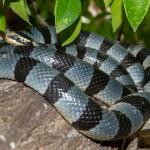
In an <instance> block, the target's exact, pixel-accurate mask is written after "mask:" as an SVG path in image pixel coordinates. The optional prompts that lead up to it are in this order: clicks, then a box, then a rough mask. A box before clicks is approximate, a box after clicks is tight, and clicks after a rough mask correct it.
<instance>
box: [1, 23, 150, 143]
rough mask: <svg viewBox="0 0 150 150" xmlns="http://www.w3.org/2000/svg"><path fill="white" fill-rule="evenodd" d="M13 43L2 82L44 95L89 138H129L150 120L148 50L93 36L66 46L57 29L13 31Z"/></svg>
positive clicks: (6, 50) (5, 50) (4, 57)
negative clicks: (21, 84) (27, 87)
mask: <svg viewBox="0 0 150 150" xmlns="http://www.w3.org/2000/svg"><path fill="white" fill-rule="evenodd" d="M9 40H11V42H12V43H13V44H16V45H17V46H13V45H6V46H3V47H2V48H0V78H6V79H12V80H16V81H19V82H23V83H24V84H26V85H28V86H29V87H31V88H33V89H34V90H36V91H37V92H39V93H40V94H41V95H43V96H44V97H45V98H46V99H47V100H48V101H49V102H50V103H51V104H52V105H53V106H54V107H55V108H56V109H57V110H58V111H59V112H60V113H61V115H62V116H63V117H64V118H65V119H66V120H67V121H68V122H69V123H70V124H72V126H73V127H75V128H76V129H77V130H78V131H80V132H81V133H83V134H84V135H86V136H88V137H90V138H92V139H96V140H107V141H108V140H111V141H112V140H119V139H123V138H127V137H129V136H131V135H132V134H134V133H135V132H137V131H138V130H139V129H140V128H141V127H142V126H143V125H144V124H145V122H147V120H148V119H149V118H150V93H149V91H150V85H149V84H150V83H149V79H150V78H149V76H150V73H149V72H150V52H149V51H148V50H147V49H145V48H143V47H140V46H130V47H128V48H127V49H125V48H124V47H122V46H121V45H119V44H118V43H115V42H112V41H109V40H107V39H105V38H104V37H102V36H99V35H97V34H95V33H87V32H81V33H80V35H79V36H78V38H77V39H76V40H75V41H74V43H73V44H71V45H68V46H66V47H63V48H62V47H61V46H60V44H59V42H58V40H57V34H56V32H55V28H54V27H53V26H49V27H48V28H44V29H41V28H35V27H34V28H31V29H30V30H26V31H20V32H18V33H17V34H16V33H13V32H12V33H11V32H10V33H8V34H7V35H6V41H7V42H8V43H11V42H10V41H9ZM18 45H20V46H18ZM131 50H132V51H131ZM95 98H96V99H97V100H100V101H101V102H103V103H104V104H106V105H107V106H109V108H106V107H104V106H103V105H101V104H99V103H97V102H96V101H95V100H94V99H95Z"/></svg>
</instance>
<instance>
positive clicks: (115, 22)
mask: <svg viewBox="0 0 150 150" xmlns="http://www.w3.org/2000/svg"><path fill="white" fill-rule="evenodd" d="M149 6H150V0H44V1H43V0H2V1H1V2H0V31H3V32H5V31H6V24H7V28H10V29H11V24H9V23H8V22H9V21H8V19H9V18H10V16H9V15H10V14H9V13H8V12H11V13H15V14H17V15H18V16H19V17H20V18H22V20H24V21H25V22H27V24H25V27H24V28H28V27H29V26H31V25H37V26H38V25H40V26H46V25H47V24H55V26H56V31H57V33H58V34H59V35H60V41H61V42H62V45H67V44H69V43H70V42H72V41H73V40H74V39H75V38H76V37H77V36H78V34H79V33H80V30H81V28H82V30H87V31H94V32H97V33H99V34H102V35H103V36H105V37H107V38H111V39H115V40H121V41H125V42H127V43H128V42H132V43H135V42H143V43H145V44H146V45H147V46H149V47H150V42H149V39H150V9H149ZM14 20H15V19H14ZM6 21H7V23H6ZM15 21H16V20H15ZM18 26H19V25H18ZM66 33H67V34H66Z"/></svg>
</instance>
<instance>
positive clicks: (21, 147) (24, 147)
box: [0, 80, 150, 150]
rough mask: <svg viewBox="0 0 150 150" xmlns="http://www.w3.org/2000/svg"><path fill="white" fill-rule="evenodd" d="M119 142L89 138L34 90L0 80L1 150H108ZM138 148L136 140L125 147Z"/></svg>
mask: <svg viewBox="0 0 150 150" xmlns="http://www.w3.org/2000/svg"><path fill="white" fill-rule="evenodd" d="M148 128H150V126H149V125H148ZM122 142H123V141H117V142H96V141H92V140H90V139H88V138H87V137H85V136H84V135H82V134H81V133H79V132H78V131H76V130H75V129H74V128H73V127H71V125H69V124H68V122H66V121H65V120H64V119H63V117H61V115H60V114H59V113H58V112H57V110H55V108H54V107H52V106H51V105H50V104H49V103H48V102H47V101H46V100H45V99H44V98H43V97H42V96H41V95H40V94H38V93H37V92H36V91H34V90H32V89H30V88H29V87H26V86H25V85H23V84H21V83H16V82H14V81H9V80H0V150H13V149H15V150H51V149H52V150H66V149H67V150H98V149H99V150H105V149H107V150H108V149H110V150H111V149H118V148H121V147H122V145H123V144H122ZM137 146H138V142H137V141H136V142H135V143H134V144H131V143H130V145H129V146H128V148H130V149H132V148H133V149H134V148H135V149H136V148H137Z"/></svg>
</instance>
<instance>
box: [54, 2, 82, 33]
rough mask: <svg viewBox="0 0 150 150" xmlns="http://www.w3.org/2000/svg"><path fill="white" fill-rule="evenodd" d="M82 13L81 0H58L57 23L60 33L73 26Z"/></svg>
mask: <svg viewBox="0 0 150 150" xmlns="http://www.w3.org/2000/svg"><path fill="white" fill-rule="evenodd" d="M80 13H81V1H80V0H56V5H55V25H56V32H57V33H59V32H61V31H62V30H64V29H66V28H67V27H69V26H71V25H72V24H73V23H74V22H75V20H76V19H77V18H78V17H79V15H80Z"/></svg>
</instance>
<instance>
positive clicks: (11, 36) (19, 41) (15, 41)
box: [5, 31, 32, 46]
mask: <svg viewBox="0 0 150 150" xmlns="http://www.w3.org/2000/svg"><path fill="white" fill-rule="evenodd" d="M5 40H6V42H7V43H9V44H11V45H15V46H19V45H20V46H23V45H25V46H30V45H32V41H31V40H29V39H27V38H25V37H23V36H21V35H19V34H18V33H16V32H13V31H11V32H8V33H7V34H6V35H5Z"/></svg>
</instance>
